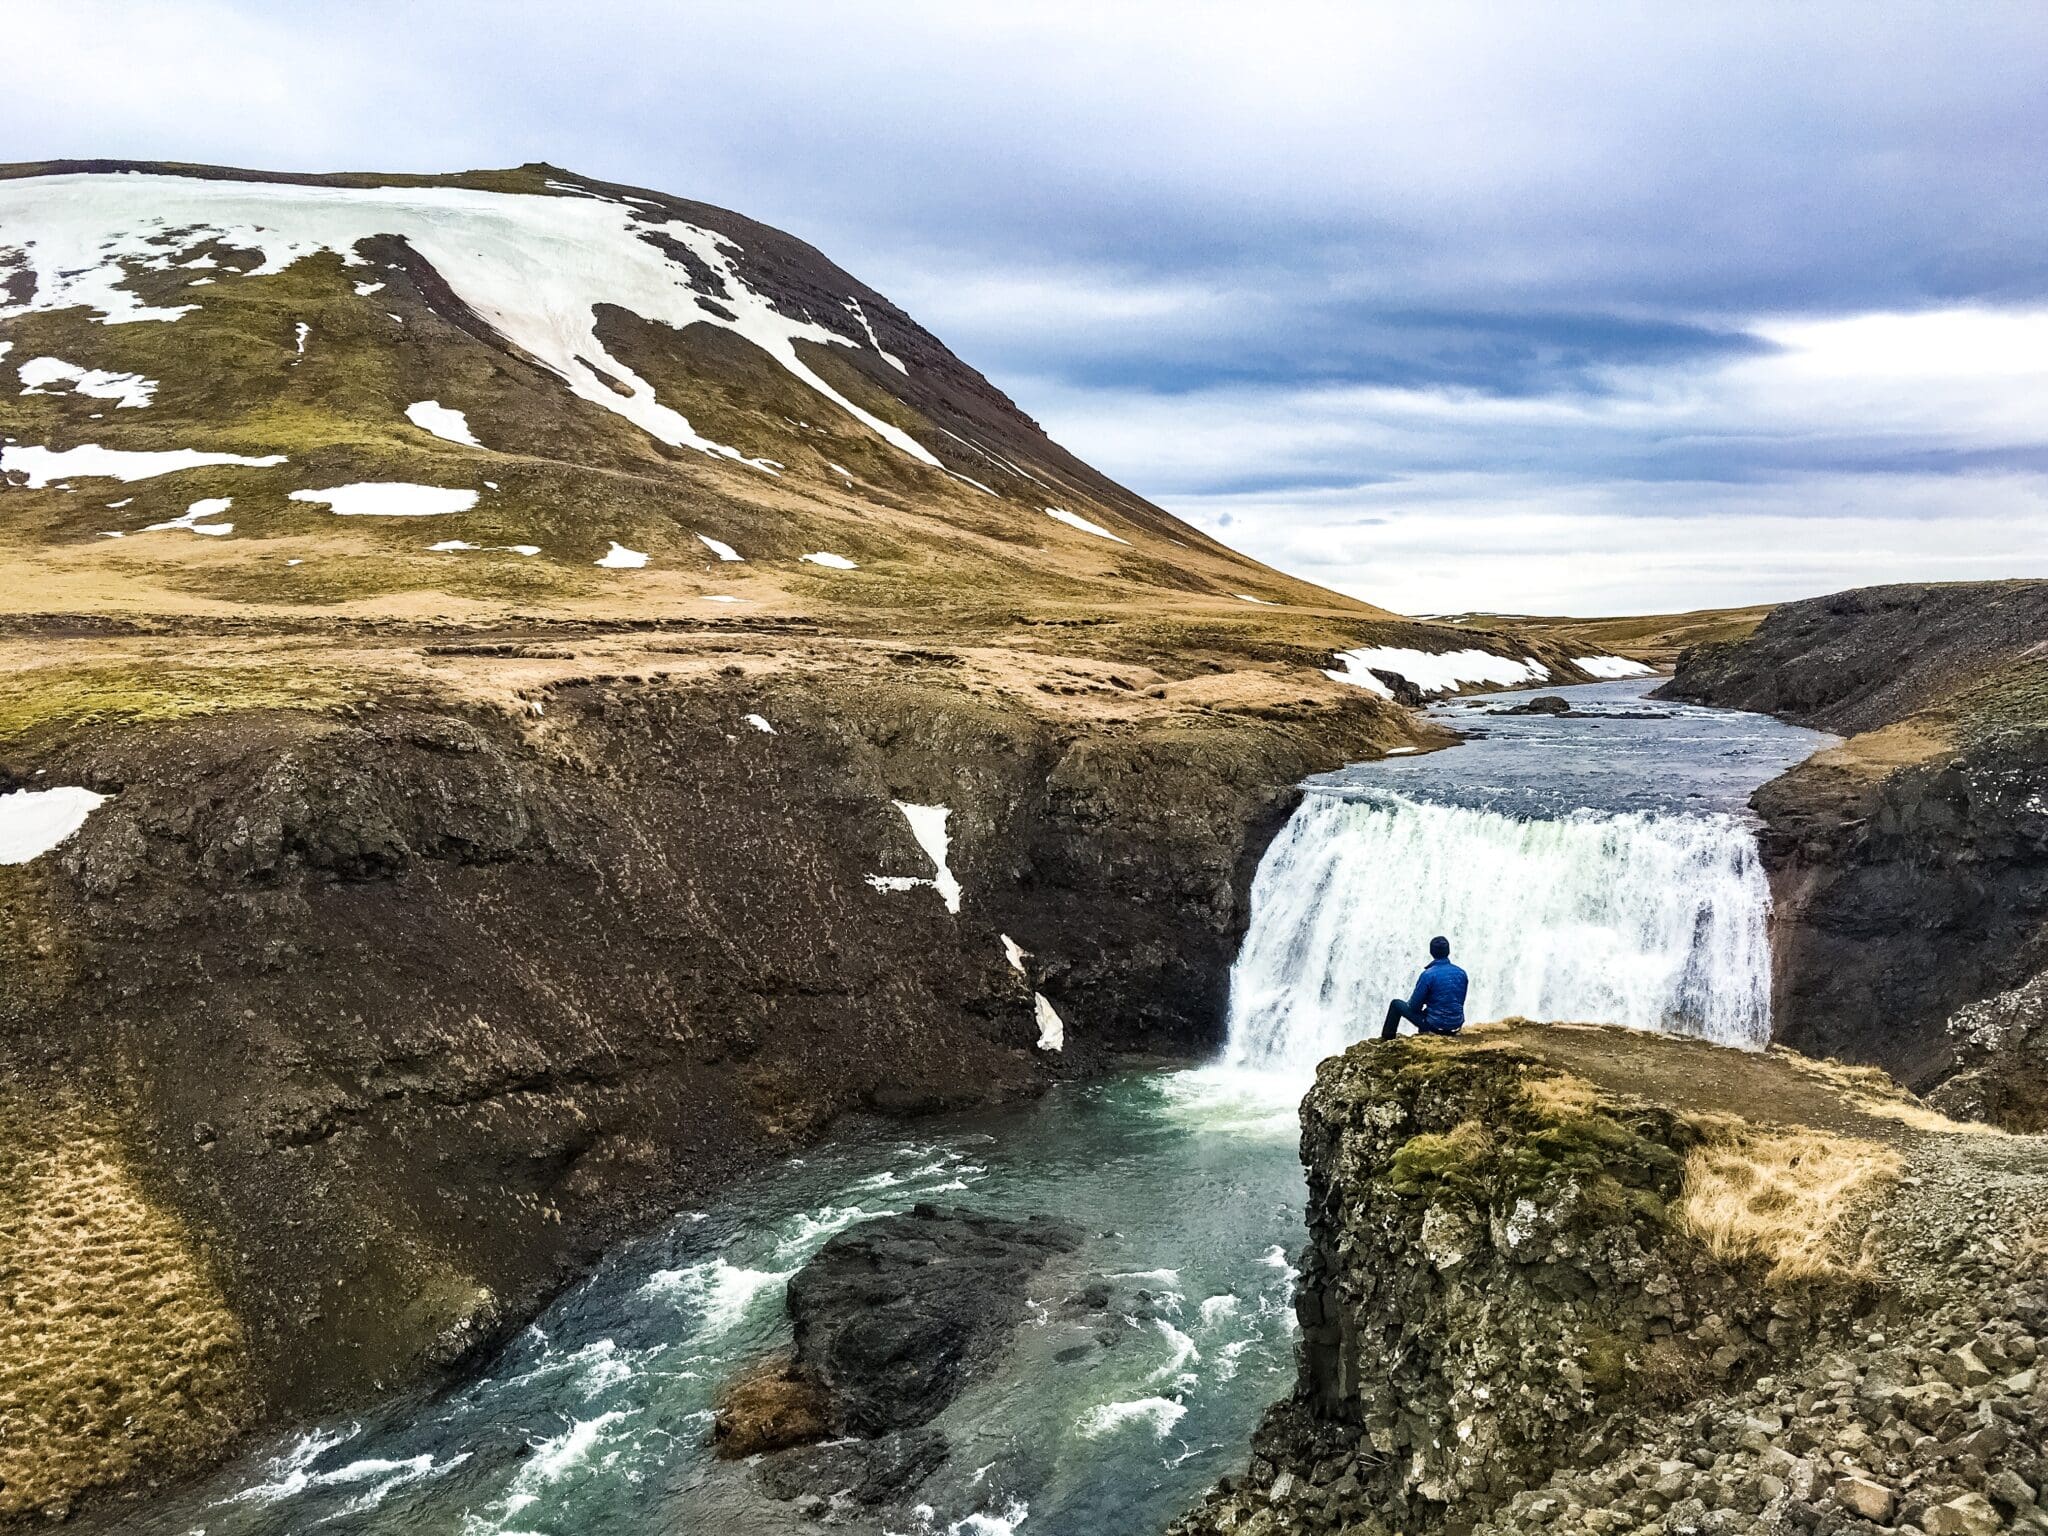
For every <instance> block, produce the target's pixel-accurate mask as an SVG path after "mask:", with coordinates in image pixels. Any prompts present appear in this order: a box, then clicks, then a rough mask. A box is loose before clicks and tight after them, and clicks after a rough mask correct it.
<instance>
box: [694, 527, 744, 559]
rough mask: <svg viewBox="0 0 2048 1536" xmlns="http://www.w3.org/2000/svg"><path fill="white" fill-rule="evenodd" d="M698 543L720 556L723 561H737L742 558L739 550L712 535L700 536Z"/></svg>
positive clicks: (702, 534)
mask: <svg viewBox="0 0 2048 1536" xmlns="http://www.w3.org/2000/svg"><path fill="white" fill-rule="evenodd" d="M697 542H698V543H700V544H702V545H703V546H704V547H705V548H706V549H708V550H710V551H711V553H713V554H714V555H716V556H718V558H719V559H721V560H737V559H739V558H740V553H739V551H738V550H736V549H734V548H733V547H732V546H731V545H730V544H727V543H725V542H724V541H723V540H720V539H714V538H712V537H711V535H710V534H708V533H700V534H698V535H697Z"/></svg>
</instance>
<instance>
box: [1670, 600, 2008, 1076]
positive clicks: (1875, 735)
mask: <svg viewBox="0 0 2048 1536" xmlns="http://www.w3.org/2000/svg"><path fill="white" fill-rule="evenodd" d="M2044 645H2048V582H2019V581H2014V582H1974V583H1957V584H1953V585H1944V586H1899V587H1878V588H1872V589H1870V590H1867V591H1858V592H1844V593H1838V594H1836V595H1834V596H1832V597H1826V598H1816V599H1814V600H1812V601H1809V602H1802V603H1787V604H1785V605H1784V606H1782V607H1780V608H1777V609H1774V610H1773V611H1772V612H1771V614H1770V616H1769V617H1768V618H1766V619H1765V620H1764V622H1763V624H1762V625H1760V626H1759V627H1758V629H1757V630H1756V632H1755V634H1754V635H1752V636H1751V637H1750V638H1749V639H1747V640H1743V641H1738V642H1732V643H1717V644H1712V645H1704V646H1697V647H1694V648H1693V649H1691V650H1688V651H1687V652H1686V653H1685V654H1684V655H1683V656H1682V657H1681V658H1680V659H1679V665H1678V672H1677V675H1676V676H1675V677H1674V678H1673V679H1672V680H1671V682H1669V683H1668V684H1666V685H1665V686H1664V688H1663V689H1662V690H1660V693H1661V695H1662V696H1666V697H1671V698H1679V699H1685V700H1688V701H1691V702H1695V703H1706V704H1715V705H1720V706H1723V707H1727V708H1735V709H1756V710H1765V711H1768V712H1770V713H1773V714H1777V715H1781V716H1783V717H1784V718H1787V719H1790V720H1793V721H1796V722H1798V723H1800V724H1803V725H1810V726H1816V727H1820V728H1824V729H1828V730H1835V731H1844V732H1856V733H1860V734H1856V735H1853V736H1852V737H1851V738H1850V740H1849V742H1848V743H1847V744H1846V745H1845V746H1843V747H1842V748H1840V749H1838V750H1836V751H1833V752H1828V753H1823V754H1820V755H1819V756H1817V757H1815V758H1812V759H1810V760H1809V761H1807V762H1806V763H1803V764H1801V765H1799V766H1798V767H1796V768H1794V769H1792V770H1791V771H1790V772H1788V773H1786V774H1783V775H1781V776H1780V777H1778V778H1777V779H1774V780H1772V781H1771V782H1770V783H1768V784H1766V785H1764V786H1763V787H1762V788H1761V789H1760V790H1758V791H1757V793H1756V796H1755V797H1754V799H1753V801H1752V804H1753V805H1754V807H1755V809H1756V811H1757V813H1758V814H1759V815H1760V816H1761V817H1762V818H1763V821H1764V831H1763V834H1762V837H1761V843H1762V848H1763V855H1764V861H1765V864H1766V866H1767V867H1768V868H1769V870H1770V873H1771V885H1772V892H1773V895H1774V897H1775V898H1776V905H1777V917H1776V924H1775V944H1774V949H1775V960H1776V965H1777V987H1776V1000H1775V1001H1776V1009H1775V1011H1776V1015H1777V1018H1778V1020H1779V1038H1780V1039H1782V1040H1783V1041H1784V1042H1785V1043H1787V1044H1789V1045H1792V1046H1794V1047H1796V1048H1798V1049H1800V1050H1803V1051H1808V1052H1812V1053H1815V1054H1823V1055H1832V1056H1843V1057H1847V1058H1850V1059H1852V1060H1859V1061H1870V1062H1875V1063H1877V1064H1879V1065H1881V1066H1884V1067H1886V1068H1887V1069H1889V1070H1890V1071H1891V1072H1892V1073H1893V1074H1894V1075H1896V1076H1898V1077H1900V1078H1902V1079H1903V1080H1905V1081H1907V1082H1908V1083H1910V1084H1912V1085H1913V1086H1915V1087H1922V1088H1924V1087H1927V1086H1930V1085H1932V1084H1934V1083H1936V1082H1939V1081H1940V1080H1941V1079H1943V1078H1944V1077H1945V1076H1947V1075H1948V1074H1949V1073H1950V1072H1952V1071H1954V1070H1955V1069H1956V1067H1957V1065H1958V1063H1957V1060H1956V1058H1955V1056H1954V1054H1953V1052H1952V1049H1951V1046H1952V1040H1951V1036H1950V1034H1949V1033H1948V1032H1947V1031H1946V1030H1945V1029H1944V1024H1945V1022H1946V1021H1947V1020H1948V1019H1949V1018H1950V1016H1951V1015H1953V1014H1955V1013H1956V1012H1957V1011H1958V1010H1959V1009H1963V1008H1966V1007H1968V1006H1969V1005H1970V1004H1972V1003H1975V1002H1978V1001H1979V1000H1981V999H1985V998H1988V997H1991V996H1994V995H1996V994H1998V993H2000V992H2002V991H2005V990H2008V989H2011V988H2014V987H2018V986H2020V985H2021V984H2022V983H2023V982H2025V981H2026V980H2027V978H2028V977H2030V976H2032V975H2034V974H2035V973H2036V972H2038V971H2040V970H2041V969H2042V968H2043V967H2044V966H2048V648H2044ZM1977 1064H1978V1066H1979V1067H1980V1068H1981V1067H1982V1066H1983V1061H1982V1060H1981V1059H1979V1061H1978V1063H1977ZM1977 1097H1978V1098H1979V1099H1981V1098H1982V1095H1977ZM1986 1102H1988V1100H1987V1101H1986Z"/></svg>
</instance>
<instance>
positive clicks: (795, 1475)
mask: <svg viewBox="0 0 2048 1536" xmlns="http://www.w3.org/2000/svg"><path fill="white" fill-rule="evenodd" d="M951 1454H952V1451H951V1448H950V1447H949V1446H948V1445H947V1444H946V1437H945V1436H944V1435H942V1434H940V1433H939V1432H938V1431H937V1430H934V1429H905V1430H898V1431H895V1432H894V1433H891V1434H886V1435H881V1436H879V1437H877V1438H876V1439H873V1440H854V1441H840V1442H838V1443H836V1444H832V1445H815V1446H811V1447H810V1448H808V1449H805V1450H794V1451H785V1452H784V1453H783V1454H782V1455H780V1456H773V1457H770V1458H768V1459H767V1460H766V1461H764V1462H762V1463H761V1485H762V1486H763V1487H764V1488H766V1489H767V1490H768V1492H769V1493H770V1494H771V1495H772V1496H773V1497H775V1498H778V1499H787V1500H798V1499H806V1498H813V1499H816V1498H830V1497H832V1496H834V1495H839V1496H843V1497H845V1498H848V1499H851V1500H852V1501H853V1502H854V1503H856V1504H860V1505H864V1506H867V1507H869V1508H872V1507H874V1506H875V1505H878V1504H888V1503H891V1502H894V1501H896V1500H899V1499H901V1498H903V1497H904V1495H906V1494H908V1493H909V1492H910V1491H911V1490H912V1489H914V1488H916V1487H917V1486H918V1484H920V1483H922V1482H923V1481H924V1480H925V1479H926V1478H928V1477H930V1476H931V1475H932V1474H933V1473H934V1472H936V1471H938V1470H939V1468H940V1467H943V1466H944V1465H945V1464H946V1460H947V1458H948V1457H949V1456H950V1455H951Z"/></svg>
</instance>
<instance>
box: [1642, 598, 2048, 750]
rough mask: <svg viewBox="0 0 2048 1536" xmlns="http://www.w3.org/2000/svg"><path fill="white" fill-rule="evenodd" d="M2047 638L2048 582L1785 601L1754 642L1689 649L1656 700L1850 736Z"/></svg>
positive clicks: (1944, 697)
mask: <svg viewBox="0 0 2048 1536" xmlns="http://www.w3.org/2000/svg"><path fill="white" fill-rule="evenodd" d="M2044 639H2048V582H2041V581H1966V582H1951V583H1944V584H1940V585H1936V584H1931V583H1928V584H1908V585H1900V586H1891V587H1862V588H1858V589H1856V590H1854V591H1850V592H1836V593H1834V594H1832V595H1830V596H1828V597H1815V598H1809V599H1807V600H1806V601H1804V602H1798V603H1783V604H1780V605H1779V606H1778V607H1776V608H1773V609H1772V610H1771V612H1770V614H1769V615H1768V616H1767V617H1766V618H1765V619H1764V621H1763V623H1762V624H1760V625H1758V626H1757V628H1756V630H1755V632H1754V633H1753V634H1751V635H1750V636H1749V637H1748V638H1747V639H1743V640H1736V641H1722V642H1716V643H1710V644H1706V645H1699V646H1694V647H1692V648H1691V649H1689V650H1687V651H1685V652H1684V653H1683V654H1682V655H1681V656H1680V657H1679V665H1678V671H1677V674H1676V675H1675V676H1674V677H1673V678H1672V679H1671V681H1670V682H1668V683H1666V684H1665V685H1664V686H1663V687H1661V688H1659V689H1658V690H1657V696H1658V697H1661V698H1670V699H1683V700H1685V701H1686V702H1687V703H1691V704H1713V705H1718V706H1719V707H1721V708H1723V709H1750V710H1755V711H1757V712H1758V713H1760V714H1767V715H1778V716H1781V717H1782V718H1784V719H1787V720H1792V721H1796V722H1798V723H1799V724H1801V725H1810V726H1814V727H1817V728H1818V729H1821V730H1827V731H1834V732H1837V733H1839V734H1841V735H1845V736H1847V735H1853V734H1855V733H1857V732H1859V731H1871V730H1876V729H1878V728H1879V727H1880V726H1885V725H1890V724H1891V723H1892V722H1893V721H1895V720H1903V719H1904V718H1905V717H1906V716H1908V715H1911V714H1914V713H1916V712H1917V711H1919V710H1923V709H1926V708H1928V707H1929V706H1931V705H1936V704H1941V703H1944V702H1946V701H1948V700H1951V699H1953V698H1955V697H1956V696H1957V695H1959V694H1960V693H1962V692H1963V691H1964V690H1965V689H1967V688H1969V687H1970V686H1972V685H1973V684H1975V683H1976V682H1978V681H1979V680H1980V679H1982V678H1983V677H1984V676H1985V675H1987V673H1989V672H1992V671H1995V670H1997V669H1998V668H1999V667H2001V666H2004V665H2006V664H2007V663H2010V662H2013V661H2018V660H2021V659H2023V658H2025V657H2026V656H2027V655H2028V654H2030V653H2033V654H2036V655H2038V654H2039V647H2040V645H2041V643H2042V641H2043V640H2044Z"/></svg>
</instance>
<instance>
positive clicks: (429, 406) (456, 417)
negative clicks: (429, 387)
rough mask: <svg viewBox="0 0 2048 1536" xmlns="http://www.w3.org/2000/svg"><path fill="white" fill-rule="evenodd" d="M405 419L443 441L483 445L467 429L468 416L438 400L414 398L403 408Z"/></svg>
mask: <svg viewBox="0 0 2048 1536" xmlns="http://www.w3.org/2000/svg"><path fill="white" fill-rule="evenodd" d="M405 419H406V420H407V421H409V422H411V423H412V424H413V425H414V426H416V427H418V428H419V429H420V430H421V431H422V432H431V433H433V434H434V436H436V437H438V438H440V439H442V440H443V441H444V442H450V443H460V444H462V446H463V447H465V448H481V447H483V444H482V443H480V442H478V441H477V440H476V434H474V433H473V432H471V431H470V430H469V418H468V417H467V416H465V415H464V414H463V413H462V412H461V411H458V410H455V409H453V408H452V407H450V406H445V405H443V404H442V403H441V402H440V401H438V400H415V401H414V402H413V403H412V404H411V405H408V406H407V407H406V408H405Z"/></svg>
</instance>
